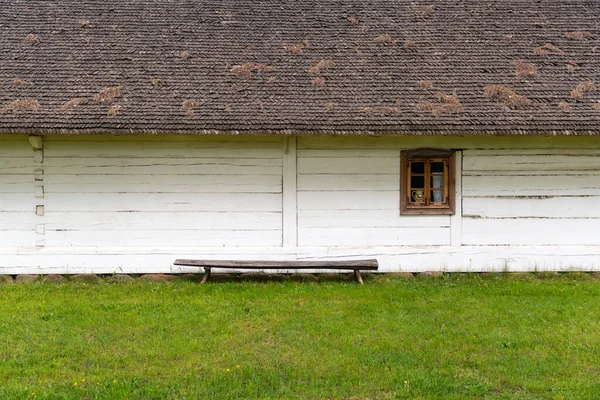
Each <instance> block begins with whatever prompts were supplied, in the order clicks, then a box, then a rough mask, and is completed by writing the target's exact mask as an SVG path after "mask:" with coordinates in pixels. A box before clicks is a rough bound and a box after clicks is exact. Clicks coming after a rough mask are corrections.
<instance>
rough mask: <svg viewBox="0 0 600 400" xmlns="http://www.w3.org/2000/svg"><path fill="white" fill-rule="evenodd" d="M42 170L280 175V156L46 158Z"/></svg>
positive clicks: (52, 172) (102, 173)
mask: <svg viewBox="0 0 600 400" xmlns="http://www.w3.org/2000/svg"><path fill="white" fill-rule="evenodd" d="M44 170H45V171H46V172H47V174H48V175H52V174H61V175H78V174H101V175H106V174H109V175H132V174H133V175H135V174H139V175H155V174H160V175H191V174H217V175H218V174H231V175H247V174H251V175H256V174H270V175H281V173H282V160H281V159H256V158H249V159H246V158H198V159H189V158H187V159H127V158H50V159H46V160H44Z"/></svg>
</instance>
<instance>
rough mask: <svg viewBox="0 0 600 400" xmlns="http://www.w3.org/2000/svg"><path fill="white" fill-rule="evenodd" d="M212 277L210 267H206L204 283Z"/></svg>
mask: <svg viewBox="0 0 600 400" xmlns="http://www.w3.org/2000/svg"><path fill="white" fill-rule="evenodd" d="M208 278H210V268H207V267H204V276H203V277H202V282H200V283H201V284H202V283H206V281H207V280H208Z"/></svg>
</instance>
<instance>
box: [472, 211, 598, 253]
mask: <svg viewBox="0 0 600 400" xmlns="http://www.w3.org/2000/svg"><path fill="white" fill-rule="evenodd" d="M462 226H463V231H462V234H463V244H465V245H564V246H570V245H600V235H599V234H598V232H599V230H600V221H599V220H597V219H512V220H510V219H471V218H465V219H464V220H463V223H462Z"/></svg>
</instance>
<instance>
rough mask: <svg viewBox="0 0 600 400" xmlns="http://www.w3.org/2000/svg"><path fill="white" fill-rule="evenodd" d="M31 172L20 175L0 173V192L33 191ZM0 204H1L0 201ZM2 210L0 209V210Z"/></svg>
mask: <svg viewBox="0 0 600 400" xmlns="http://www.w3.org/2000/svg"><path fill="white" fill-rule="evenodd" d="M34 192H35V184H34V181H33V173H31V174H21V175H2V174H0V193H30V194H31V193H34ZM0 204H2V203H1V202H0ZM0 211H2V210H0Z"/></svg>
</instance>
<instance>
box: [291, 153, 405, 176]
mask: <svg viewBox="0 0 600 400" xmlns="http://www.w3.org/2000/svg"><path fill="white" fill-rule="evenodd" d="M399 170H400V158H399V157H398V158H378V157H344V158H320V157H299V158H298V174H318V173H322V174H340V175H343V174H369V173H371V174H374V173H381V174H395V173H399V172H398V171H399Z"/></svg>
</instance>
